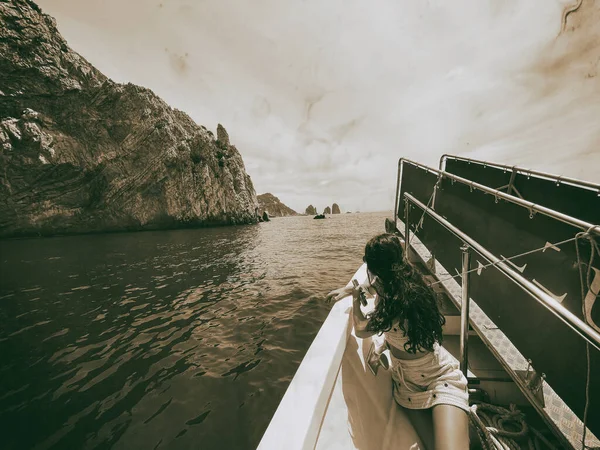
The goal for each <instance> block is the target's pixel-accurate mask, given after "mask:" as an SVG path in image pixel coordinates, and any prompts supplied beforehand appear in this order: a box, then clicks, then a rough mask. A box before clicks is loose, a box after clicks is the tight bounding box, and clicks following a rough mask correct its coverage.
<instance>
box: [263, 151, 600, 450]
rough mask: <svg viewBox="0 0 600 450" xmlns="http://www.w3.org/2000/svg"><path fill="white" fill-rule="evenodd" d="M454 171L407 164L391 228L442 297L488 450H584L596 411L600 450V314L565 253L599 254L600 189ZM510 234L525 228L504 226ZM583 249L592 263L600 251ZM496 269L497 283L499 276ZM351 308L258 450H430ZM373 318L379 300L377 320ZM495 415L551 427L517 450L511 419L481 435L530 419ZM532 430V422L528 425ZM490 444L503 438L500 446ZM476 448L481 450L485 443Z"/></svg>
mask: <svg viewBox="0 0 600 450" xmlns="http://www.w3.org/2000/svg"><path fill="white" fill-rule="evenodd" d="M441 162H442V164H443V165H442V164H441V165H440V166H441V167H440V170H437V169H434V168H431V167H426V166H424V165H422V164H419V163H415V162H412V161H409V160H406V159H404V158H402V159H401V160H400V162H399V170H398V188H399V189H398V191H397V194H396V201H395V208H394V209H395V210H394V220H389V219H388V220H387V221H386V230H391V231H392V232H395V233H396V234H398V235H399V236H400V237H401V238H403V242H404V244H403V245H404V246H405V253H406V255H407V257H408V259H409V260H410V261H411V262H412V263H413V265H414V266H415V267H416V268H417V270H418V271H419V272H421V273H422V274H423V276H424V278H425V279H426V280H428V281H429V282H432V283H434V284H433V285H432V287H433V289H434V291H435V292H436V293H437V294H438V296H439V298H440V304H441V306H440V310H441V311H442V313H443V314H444V316H445V319H446V323H445V325H444V329H443V334H444V347H445V348H446V349H447V350H448V351H450V352H451V353H452V354H454V355H455V357H456V358H457V359H458V360H459V361H460V365H461V370H462V371H463V372H464V373H465V375H466V376H467V379H468V381H469V388H470V389H469V394H470V400H471V402H470V404H475V405H476V406H474V407H473V408H472V410H471V414H472V416H473V418H474V419H473V420H474V421H480V422H478V423H479V426H481V425H482V424H483V425H484V426H486V427H487V432H486V433H481V434H480V437H481V436H482V435H483V436H485V437H486V439H487V444H486V445H484V446H483V447H484V448H490V449H494V450H496V449H498V448H524V449H525V448H532V445H533V446H534V447H535V448H538V446H537V443H539V442H540V441H541V438H540V437H539V436H542V435H544V436H546V437H544V438H543V439H544V440H545V441H546V442H547V439H548V437H550V436H551V437H552V438H553V443H552V444H553V446H554V447H556V448H559V447H561V446H562V447H563V448H565V449H580V448H582V436H581V430H582V429H583V425H584V424H583V422H582V420H581V419H583V417H584V411H587V416H588V417H587V432H586V436H587V437H586V444H587V446H588V447H589V448H596V447H598V446H600V441H599V440H598V439H597V438H596V436H594V433H596V434H597V435H598V434H599V433H600V420H598V419H599V417H600V411H599V410H598V409H597V408H594V407H592V408H589V411H588V406H589V405H598V404H600V403H599V401H600V391H599V390H597V389H591V390H589V397H590V398H589V404H588V402H586V399H585V398H584V396H582V395H580V393H581V392H585V388H586V375H585V374H586V364H588V365H589V364H590V360H591V361H592V362H593V361H600V359H598V358H600V333H598V331H597V330H598V328H597V327H598V323H597V315H594V314H592V311H591V310H592V306H593V302H592V301H589V302H588V303H589V304H588V303H586V304H585V305H582V304H581V303H578V302H577V298H579V297H577V295H576V293H577V292H575V291H577V290H578V289H579V288H580V286H579V285H578V283H577V282H573V280H572V278H573V277H574V279H575V281H577V280H578V276H579V274H578V271H577V270H565V269H564V268H565V267H566V268H571V267H576V266H577V261H578V260H577V259H573V258H577V255H575V256H574V254H575V250H574V248H575V245H573V244H572V243H569V245H570V246H567V245H561V243H560V242H557V243H556V245H554V244H552V243H551V240H554V241H556V240H557V238H558V239H561V240H565V238H567V237H570V239H566V240H565V242H568V241H571V240H573V239H574V235H575V234H577V233H578V232H579V234H584V235H585V237H581V239H585V240H586V243H588V242H596V243H599V241H600V226H598V225H597V224H598V222H599V220H598V214H599V213H598V212H599V211H600V204H599V203H600V195H598V193H600V185H598V184H594V183H589V182H583V181H579V180H574V179H566V178H564V177H556V176H554V175H551V174H545V173H541V172H535V171H531V170H529V169H520V168H518V167H516V166H500V165H497V164H494V163H489V162H485V161H477V160H473V159H466V158H458V157H451V156H444V157H443V158H442V161H441ZM442 167H443V168H442ZM457 173H459V174H460V175H457ZM475 180H477V181H475ZM486 182H487V183H489V184H490V185H489V186H486V185H485V183H486ZM491 186H502V188H499V189H496V188H493V187H491ZM513 193H514V194H516V195H512V194H513ZM549 193H552V196H548V194H549ZM434 194H435V202H431V199H432V198H433V195H434ZM500 200H501V201H500ZM430 205H433V206H431V207H430ZM542 205H543V206H542ZM581 205H583V206H581ZM407 206H408V207H407ZM474 211H475V212H481V211H485V214H480V215H479V216H478V215H477V214H475V213H474ZM356 213H358V211H356ZM567 214H570V215H567ZM317 218H325V216H324V215H322V214H319V215H317V216H315V219H317ZM538 218H539V219H538ZM399 220H405V221H406V222H407V223H402V224H400V223H398V222H399ZM507 222H508V223H510V224H512V225H513V227H511V228H510V229H507V227H505V226H502V227H500V226H498V224H505V223H507ZM594 224H596V225H594ZM399 230H403V232H401V231H399ZM502 230H508V231H502ZM565 230H566V231H565ZM388 232H389V231H388ZM547 235H550V236H548V237H547ZM407 241H408V245H406V242H407ZM546 241H547V242H546ZM544 242H546V245H545V246H544V245H543V243H544ZM540 243H541V245H542V247H541V248H540V249H539V250H540V251H539V252H536V253H535V254H534V255H533V256H529V255H527V251H526V250H536V248H537V247H539V246H540ZM520 245H523V246H524V248H521V247H520ZM558 246H560V249H559V248H558ZM407 247H408V248H407ZM580 247H581V250H580V251H582V252H585V253H586V254H585V255H584V256H587V259H586V260H585V261H588V260H589V259H590V258H589V252H590V251H592V250H590V247H591V246H590V245H589V244H588V245H587V246H586V245H584V244H583V243H581V244H580ZM507 249H508V250H507ZM547 249H553V250H554V251H546V250H547ZM541 250H543V251H541ZM433 251H435V256H434V255H433ZM509 251H510V252H511V253H510V254H508V255H507V254H505V252H509ZM498 252H503V254H502V255H500V254H499V253H498ZM521 253H522V254H523V255H525V256H520V257H519V258H518V259H517V260H515V262H513V261H510V260H506V257H510V256H512V255H515V254H516V255H519V254H521ZM529 253H532V252H531V251H530V252H529ZM592 256H593V255H592ZM513 258H516V257H513ZM522 258H526V259H525V260H523V259H522ZM461 259H462V273H463V274H464V278H463V276H461V275H460V273H461V270H460V267H459V269H456V264H457V262H458V264H460V261H461ZM557 261H558V262H557ZM597 264H598V263H595V264H594V266H593V267H592V269H593V272H594V273H592V274H591V275H590V276H589V278H590V279H589V280H588V281H589V282H590V283H592V284H594V283H595V282H597V280H596V279H595V278H594V276H596V277H600V268H598V269H597V268H596V267H597ZM492 265H493V266H494V269H490V268H488V267H489V266H492ZM455 271H456V273H457V274H456V275H455V273H454V272H455ZM470 272H472V273H471V275H470V276H469V275H468V274H469V273H470ZM590 272H592V271H590ZM596 273H597V275H595V274H596ZM534 276H535V280H532V278H533V277H534ZM366 278H367V274H366V264H362V266H360V268H359V269H358V271H357V272H356V274H355V275H354V277H353V279H356V280H358V281H359V282H360V283H362V282H365V280H366ZM470 280H473V282H470ZM548 280H550V281H552V282H553V283H554V284H553V289H554V290H555V291H556V292H559V293H563V292H565V291H567V292H569V295H568V297H569V298H570V299H571V303H568V302H564V304H562V303H561V301H562V298H559V300H558V301H557V299H556V298H555V297H556V296H555V295H553V294H550V293H549V291H548V289H547V288H545V287H544V286H543V285H542V284H541V283H544V282H548ZM459 283H460V284H459ZM584 283H585V277H584ZM584 287H586V286H584ZM571 291H572V292H571ZM507 293H508V294H507ZM564 296H567V294H564ZM580 296H581V294H580ZM469 298H470V301H469V302H466V301H464V300H465V299H469ZM586 299H592V300H593V297H592V296H590V295H588V297H586ZM599 301H600V299H599ZM351 303H352V302H351V297H349V298H346V299H343V300H341V301H339V302H338V303H336V304H335V305H334V307H333V308H332V309H331V311H330V313H329V316H328V317H327V319H326V320H325V322H324V323H323V325H322V327H321V329H320V330H319V333H318V334H317V336H316V337H315V339H314V341H313V343H312V345H311V346H310V348H309V349H308V352H307V354H306V355H305V357H304V359H303V361H302V363H301V364H300V367H299V368H298V370H297V372H296V374H295V375H294V378H293V379H292V382H291V384H290V385H289V387H288V389H287V391H286V393H285V395H284V396H283V399H282V400H281V403H280V404H279V407H278V408H277V411H276V412H275V415H274V416H273V418H272V420H271V423H270V424H269V427H268V428H267V430H266V432H265V434H264V436H263V438H262V440H261V442H260V444H259V446H258V450H271V449H273V450H275V449H280V448H282V447H283V446H282V443H283V442H285V448H286V449H287V450H301V449H316V450H326V449H330V448H348V449H365V448H370V449H375V448H376V449H382V450H391V449H392V448H411V447H412V446H413V444H414V443H415V442H416V440H417V439H418V435H417V432H416V430H415V429H414V428H413V426H412V424H411V423H410V421H409V420H408V416H407V415H406V413H405V412H404V410H403V409H402V408H400V407H399V406H397V405H396V404H395V402H394V399H393V396H392V386H391V374H390V371H389V370H386V369H387V367H386V364H383V361H377V360H376V359H375V360H372V358H371V356H372V355H371V352H370V351H369V348H370V347H372V345H373V344H374V343H376V342H378V339H380V338H379V337H377V336H374V337H372V338H368V339H359V338H356V336H355V334H354V330H353V327H352V318H351V314H352V313H351V311H352V307H351ZM373 306H374V304H373V299H369V304H368V306H367V307H366V308H365V311H366V310H369V309H371V308H373ZM594 320H596V322H594ZM469 325H470V326H469ZM508 335H510V339H509V337H508ZM550 341H552V342H553V343H554V346H552V345H553V344H552V343H550ZM556 342H560V345H559V346H557V345H555V344H556ZM378 343H379V342H378ZM467 343H468V346H467ZM586 348H587V351H588V352H589V353H588V355H587V363H586ZM467 350H468V353H467ZM386 352H388V350H386V351H385V352H384V354H385V355H387V353H386ZM467 355H468V358H467ZM529 357H532V359H533V360H531V359H528V358H529ZM556 361H560V364H556ZM587 367H588V369H587V371H588V375H587V376H588V377H589V376H590V375H589V371H590V369H589V367H590V366H587ZM591 367H592V368H593V367H594V365H593V364H592V365H591ZM542 372H543V373H542ZM545 374H547V378H546V375H545ZM592 374H593V375H592V378H591V379H588V380H587V383H588V384H589V383H591V387H594V386H595V384H594V383H595V382H594V381H593V380H594V379H597V374H596V372H594V371H593V370H592ZM574 393H575V394H576V395H574ZM492 403H493V404H495V405H508V404H514V405H515V406H514V407H515V408H517V409H518V408H520V407H524V408H528V409H531V407H533V409H535V411H536V412H537V413H538V414H539V416H540V418H541V419H543V420H542V421H540V422H537V421H532V422H533V423H530V424H528V425H527V426H525V425H523V429H524V430H525V429H528V430H529V431H527V433H525V434H526V435H527V436H526V438H519V441H518V443H517V441H515V440H513V441H510V445H509V444H508V443H507V442H508V441H504V439H506V438H505V437H502V436H501V435H500V434H499V433H496V432H497V430H496V431H494V430H495V429H496V428H502V423H503V421H505V419H500V420H499V421H497V422H496V425H493V424H484V423H483V422H481V421H483V420H487V419H488V417H487V416H490V418H491V419H493V420H496V419H498V417H500V414H499V412H498V411H500V410H502V411H504V412H503V414H507V417H508V416H511V417H517V416H518V415H515V413H514V411H513V412H511V411H509V410H507V409H506V408H499V407H497V406H494V405H492ZM511 408H513V406H511ZM479 411H481V412H482V413H481V414H478V412H479ZM492 416H493V417H492ZM519 417H520V418H519V419H518V420H521V416H519ZM528 417H530V413H529V412H528V413H527V416H525V417H524V418H523V422H522V423H523V424H524V423H525V422H529V419H528ZM506 420H508V421H509V422H510V421H511V420H512V419H506ZM507 423H508V422H507ZM497 424H500V425H499V426H498V425H497ZM531 425H534V426H535V428H536V429H538V430H540V431H534V430H533V427H532V426H531ZM510 426H511V427H515V426H517V425H516V423H512V424H511V425H510ZM517 427H518V426H517ZM505 431H514V429H512V428H511V429H510V430H508V429H507V430H505ZM490 433H496V434H494V436H493V438H492V437H490ZM552 435H553V436H552ZM473 440H474V442H472V444H473V445H475V446H477V445H478V442H477V438H476V437H472V441H473ZM534 442H535V443H536V444H535V445H534V444H533V443H534ZM546 448H551V447H550V446H546Z"/></svg>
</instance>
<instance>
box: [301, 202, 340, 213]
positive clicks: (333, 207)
mask: <svg viewBox="0 0 600 450" xmlns="http://www.w3.org/2000/svg"><path fill="white" fill-rule="evenodd" d="M341 213H342V211H341V209H340V206H339V205H338V204H337V203H334V204H333V205H331V206H326V207H325V209H324V210H323V213H321V214H319V212H318V211H317V208H315V207H314V206H313V205H308V206H307V208H306V210H305V212H304V214H305V215H307V216H314V215H317V214H318V215H322V216H324V215H326V214H341Z"/></svg>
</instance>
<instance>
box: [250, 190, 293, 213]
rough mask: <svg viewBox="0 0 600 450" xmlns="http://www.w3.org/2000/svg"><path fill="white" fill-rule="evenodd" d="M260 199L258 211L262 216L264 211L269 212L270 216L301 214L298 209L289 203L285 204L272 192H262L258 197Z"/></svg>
mask: <svg viewBox="0 0 600 450" xmlns="http://www.w3.org/2000/svg"><path fill="white" fill-rule="evenodd" d="M256 198H257V199H258V212H259V214H260V215H261V216H262V215H263V214H264V212H267V213H268V214H269V217H290V216H297V215H299V214H298V213H297V212H296V211H294V210H293V209H292V208H290V207H289V206H287V205H284V204H283V203H282V202H281V200H279V199H278V198H277V197H275V196H274V195H273V194H271V193H268V192H267V193H266V194H261V195H259V196H257V197H256Z"/></svg>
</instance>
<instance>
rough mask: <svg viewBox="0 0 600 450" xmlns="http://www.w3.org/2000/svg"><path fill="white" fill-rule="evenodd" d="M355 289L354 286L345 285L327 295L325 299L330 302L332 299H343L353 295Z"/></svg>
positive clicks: (336, 300) (335, 300)
mask: <svg viewBox="0 0 600 450" xmlns="http://www.w3.org/2000/svg"><path fill="white" fill-rule="evenodd" d="M354 291H355V289H354V287H353V286H345V287H343V288H339V289H336V290H335V291H331V292H330V293H329V294H327V295H326V296H325V301H326V302H327V303H330V302H331V301H332V300H333V302H334V303H335V302H339V301H340V300H341V299H343V298H346V297H348V296H349V295H352V294H353V293H354Z"/></svg>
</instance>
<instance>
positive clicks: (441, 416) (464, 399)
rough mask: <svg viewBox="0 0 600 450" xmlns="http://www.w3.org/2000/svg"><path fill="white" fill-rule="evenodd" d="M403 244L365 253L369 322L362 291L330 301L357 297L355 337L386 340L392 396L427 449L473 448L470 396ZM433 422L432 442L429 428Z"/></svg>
mask: <svg viewBox="0 0 600 450" xmlns="http://www.w3.org/2000/svg"><path fill="white" fill-rule="evenodd" d="M403 254H404V251H403V248H402V244H401V242H400V239H399V238H398V237H397V236H395V235H393V234H387V233H386V234H381V235H378V236H375V237H374V238H373V239H371V240H370V241H369V242H368V243H367V245H366V247H365V256H364V258H363V260H364V261H365V262H366V263H367V274H368V278H369V285H368V286H365V287H366V288H367V289H368V290H369V291H370V292H371V293H372V294H374V295H375V296H376V297H375V309H374V310H373V312H372V313H370V314H369V315H368V317H365V316H364V314H363V313H362V311H361V309H360V300H359V297H358V291H357V290H356V289H355V288H354V287H345V288H341V289H337V290H335V291H332V292H330V293H329V294H328V295H327V298H328V299H334V300H335V301H338V300H341V299H342V298H345V297H347V296H348V295H350V294H353V298H354V301H353V308H352V309H353V313H352V319H353V323H354V330H355V334H356V337H358V338H362V339H365V338H367V337H370V336H373V335H374V334H381V333H383V334H384V335H385V341H386V344H387V346H388V348H389V350H390V354H391V356H392V366H391V371H392V380H393V395H394V399H395V400H396V402H397V403H398V404H399V405H400V406H402V407H404V408H406V411H407V413H408V415H409V417H410V419H411V422H412V423H413V425H414V427H415V429H416V430H417V432H418V433H419V435H420V437H421V439H422V440H423V443H424V444H425V446H426V447H427V448H428V449H429V450H431V449H435V450H439V449H453V450H455V449H468V448H469V421H468V415H467V411H468V408H469V402H468V399H469V394H468V387H467V380H466V378H465V376H464V375H463V373H462V372H461V371H460V370H459V364H458V361H457V360H456V359H455V358H454V357H453V356H452V355H451V354H450V353H449V352H448V351H447V350H446V349H444V348H443V347H442V346H441V345H440V343H441V341H442V325H444V323H445V319H444V316H443V315H442V314H441V313H440V311H439V308H438V304H437V298H436V295H435V293H434V292H433V290H432V289H431V287H429V286H427V285H426V284H425V282H424V280H423V279H422V277H421V276H420V275H419V274H418V272H417V271H416V270H415V269H414V268H413V267H412V265H411V264H410V263H409V262H407V261H406V260H405V259H404V258H403ZM431 420H433V436H431V435H430V432H429V431H428V430H430V428H429V427H430V424H431Z"/></svg>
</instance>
